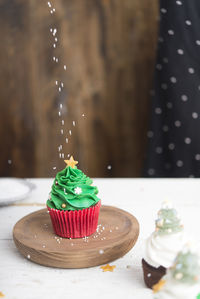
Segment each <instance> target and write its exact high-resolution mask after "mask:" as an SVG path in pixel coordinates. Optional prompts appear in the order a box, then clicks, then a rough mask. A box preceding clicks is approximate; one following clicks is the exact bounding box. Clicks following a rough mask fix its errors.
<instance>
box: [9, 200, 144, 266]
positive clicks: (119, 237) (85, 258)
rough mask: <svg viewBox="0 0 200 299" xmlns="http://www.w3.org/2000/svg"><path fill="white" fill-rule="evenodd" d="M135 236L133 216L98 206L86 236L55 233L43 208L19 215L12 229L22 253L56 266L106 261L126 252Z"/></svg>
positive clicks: (118, 210)
mask: <svg viewBox="0 0 200 299" xmlns="http://www.w3.org/2000/svg"><path fill="white" fill-rule="evenodd" d="M138 235H139V223H138V221H137V219H136V218H135V217H134V216H133V215H131V214H129V213H127V212H125V211H123V210H121V209H118V208H115V207H111V206H102V207H101V210H100V215H99V225H98V228H97V231H96V233H94V234H93V235H91V236H89V237H87V238H80V239H65V238H60V237H58V236H56V235H55V233H54V232H53V228H52V224H51V220H50V217H49V215H48V212H47V209H42V210H39V211H36V212H34V213H31V214H29V215H27V216H25V217H23V218H22V219H21V220H19V221H18V222H17V223H16V224H15V226H14V229H13V239H14V242H15V245H16V247H17V248H18V250H19V252H20V253H21V254H22V255H23V256H25V257H26V258H28V259H30V260H31V261H33V262H35V263H38V264H40V265H44V266H50V267H57V268H87V267H94V266H98V265H102V264H106V263H109V262H111V261H113V260H116V259H118V258H120V257H122V256H123V255H124V254H126V253H127V252H128V251H129V250H130V249H131V248H132V247H133V246H134V244H135V243H136V241H137V238H138Z"/></svg>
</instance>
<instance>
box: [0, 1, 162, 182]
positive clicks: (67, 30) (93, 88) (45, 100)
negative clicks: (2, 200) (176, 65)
mask: <svg viewBox="0 0 200 299" xmlns="http://www.w3.org/2000/svg"><path fill="white" fill-rule="evenodd" d="M51 3H52V5H53V7H55V9H56V11H55V12H54V13H53V14H51V13H50V9H49V8H48V6H47V2H46V1H40V0H12V1H11V0H0V34H1V46H0V65H1V67H0V120H1V126H0V138H1V155H0V176H20V177H44V176H54V175H55V172H56V171H57V170H58V169H62V168H63V167H64V165H65V164H64V163H63V159H61V158H59V152H58V146H59V145H60V144H62V145H63V149H62V151H61V152H62V153H65V156H66V155H67V154H73V155H74V157H75V158H76V159H77V160H79V167H80V168H81V169H82V170H84V171H85V172H87V174H88V175H90V176H93V177H135V176H140V175H141V171H142V166H143V161H144V153H145V148H146V130H147V124H148V119H149V114H150V97H149V90H150V89H151V84H152V75H153V65H154V59H155V53H156V40H157V27H158V3H157V1H151V0H73V1H71V0H57V1H54V2H53V1H51ZM50 28H56V29H57V34H56V36H57V38H58V42H57V47H56V48H53V46H52V44H53V42H54V38H53V36H52V33H51V32H50ZM53 56H56V57H58V58H59V61H58V63H56V62H55V61H53V59H52V58H53ZM64 64H66V65H67V70H66V71H65V70H64V68H63V65H64ZM56 80H58V81H59V82H60V81H62V82H63V83H64V88H63V90H62V92H58V86H56V85H55V81H56ZM60 104H63V108H62V115H61V117H59V115H58V109H59V106H60ZM82 114H84V115H85V116H82ZM62 119H63V120H64V121H65V124H64V126H63V125H62V124H61V120H62ZM73 121H75V122H76V126H75V127H74V126H73V125H72V122H73ZM62 128H63V129H64V134H63V135H61V133H60V130H61V129H62ZM69 130H71V131H72V135H71V136H70V135H69ZM66 137H69V143H68V144H66V143H65V138H66ZM108 165H111V167H112V168H111V169H107V166H108ZM54 166H56V167H57V169H56V170H53V167H54Z"/></svg>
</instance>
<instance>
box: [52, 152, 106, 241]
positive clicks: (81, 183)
mask: <svg viewBox="0 0 200 299" xmlns="http://www.w3.org/2000/svg"><path fill="white" fill-rule="evenodd" d="M65 163H66V164H67V166H66V168H65V169H63V170H61V171H60V172H58V173H57V174H56V177H55V180H54V182H53V186H52V190H51V192H50V194H49V199H48V200H47V208H48V211H49V215H50V217H51V221H52V225H53V228H54V231H55V233H56V234H57V235H58V236H60V237H64V238H82V237H86V236H89V235H91V234H93V233H94V232H95V231H96V228H97V224H98V217H99V210H100V206H101V201H100V199H99V198H98V197H97V194H98V189H97V187H95V186H92V180H91V179H90V178H89V177H87V176H86V175H85V174H84V173H83V172H82V171H81V170H80V169H78V168H77V167H76V164H77V163H78V162H77V161H74V159H73V157H72V156H71V157H70V159H69V160H65Z"/></svg>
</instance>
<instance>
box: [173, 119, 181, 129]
mask: <svg viewBox="0 0 200 299" xmlns="http://www.w3.org/2000/svg"><path fill="white" fill-rule="evenodd" d="M174 124H175V126H176V127H177V128H179V127H180V126H181V122H180V120H176V121H175V123H174Z"/></svg>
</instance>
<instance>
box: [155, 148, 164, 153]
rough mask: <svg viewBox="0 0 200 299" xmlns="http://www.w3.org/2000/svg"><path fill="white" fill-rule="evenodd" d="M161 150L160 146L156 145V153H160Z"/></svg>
mask: <svg viewBox="0 0 200 299" xmlns="http://www.w3.org/2000/svg"><path fill="white" fill-rule="evenodd" d="M162 151H163V149H162V147H160V146H158V147H156V153H157V154H162Z"/></svg>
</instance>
